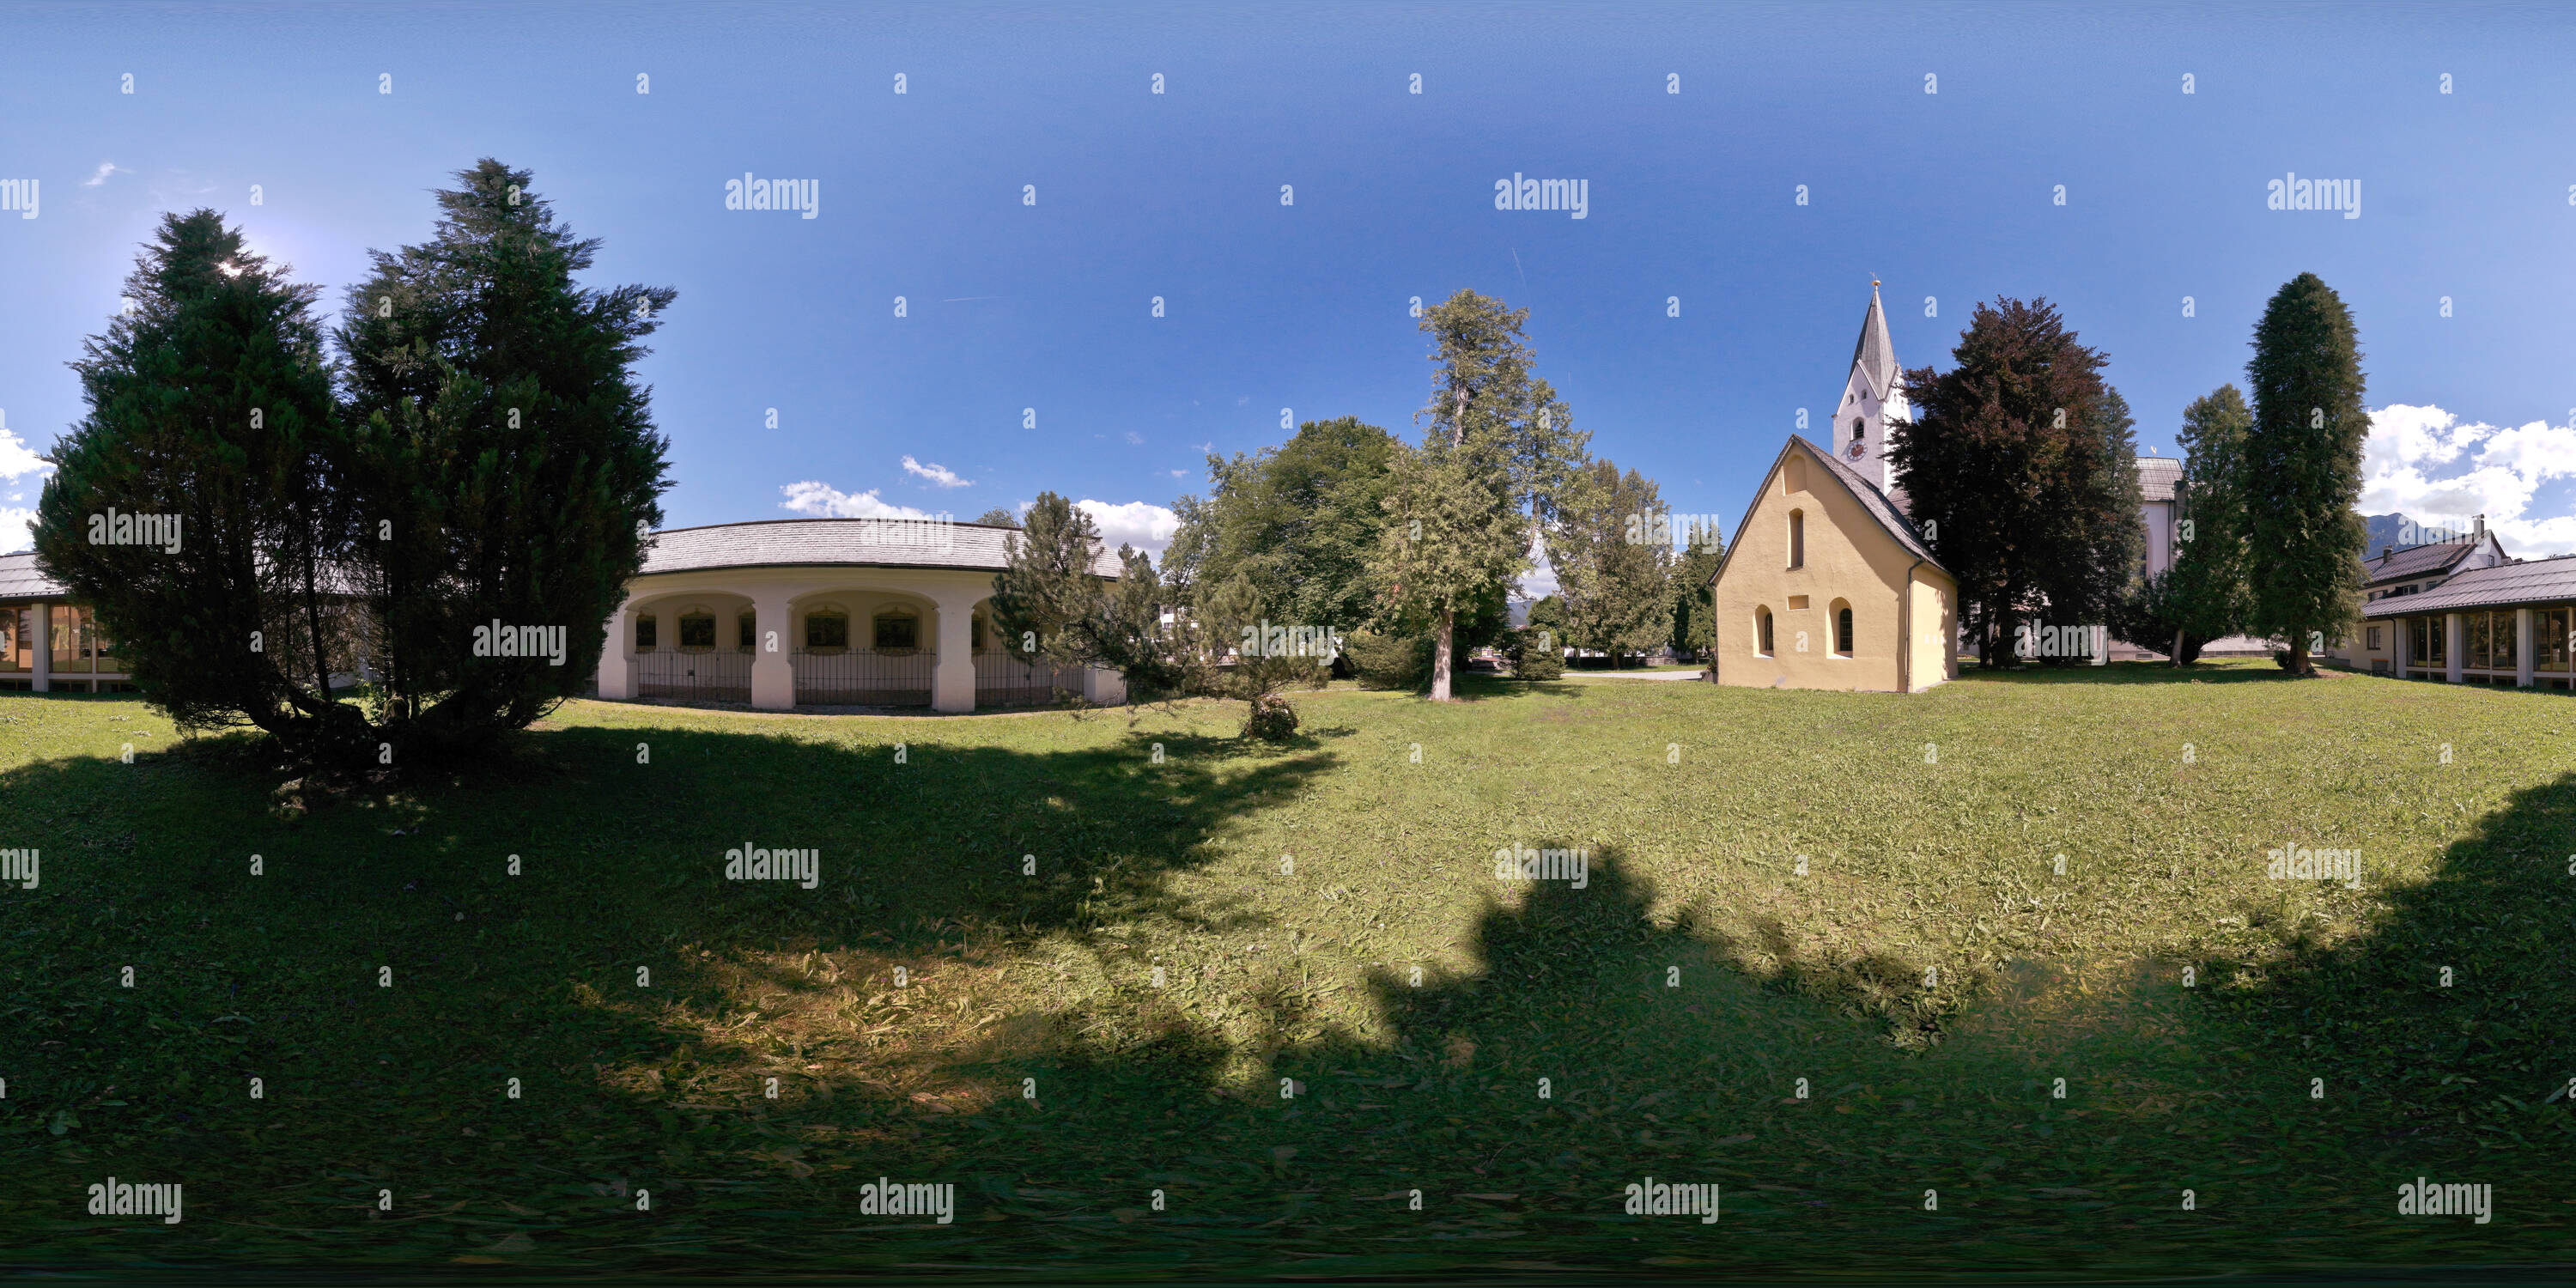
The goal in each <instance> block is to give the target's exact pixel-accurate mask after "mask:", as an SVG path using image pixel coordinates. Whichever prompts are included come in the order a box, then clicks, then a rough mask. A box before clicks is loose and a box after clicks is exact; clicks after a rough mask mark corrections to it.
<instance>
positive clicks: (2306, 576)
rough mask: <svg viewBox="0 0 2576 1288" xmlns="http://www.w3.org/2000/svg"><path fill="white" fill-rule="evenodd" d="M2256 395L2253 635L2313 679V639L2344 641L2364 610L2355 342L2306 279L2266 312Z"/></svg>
mask: <svg viewBox="0 0 2576 1288" xmlns="http://www.w3.org/2000/svg"><path fill="white" fill-rule="evenodd" d="M2245 375H2246V380H2247V383H2248V384H2249V386H2250V387H2251V388H2252V391H2253V396H2254V408H2253V423H2252V426H2251V427H2250V428H2249V429H2248V430H2247V431H2246V434H2245V473H2244V478H2245V480H2246V488H2245V513H2246V524H2245V528H2246V538H2247V540H2248V542H2249V544H2250V546H2251V548H2252V549H2255V550H2259V551H2261V552H2262V558H2260V559H2256V560H2253V561H2252V564H2251V569H2250V576H2249V577H2248V579H2247V580H2248V584H2249V586H2250V587H2251V589H2252V592H2253V613H2252V626H2253V628H2254V629H2255V630H2257V631H2260V632H2262V633H2264V634H2267V635H2278V636H2282V637H2284V638H2286V639H2287V641H2288V643H2289V646H2290V651H2289V658H2288V661H2287V662H2286V663H2285V665H2286V666H2287V667H2288V669H2289V671H2290V673H2291V674H2293V675H2314V674H2316V663H2315V661H2314V660H2313V659H2312V658H2311V657H2310V653H2311V651H2312V650H2311V649H2310V647H2309V646H2310V644H2311V643H2313V642H2314V641H2313V640H2312V639H2311V638H2310V636H2311V634H2314V635H2317V636H2322V637H2323V638H2324V639H2325V640H2327V641H2329V642H2331V641H2334V640H2338V639H2341V638H2342V637H2343V636H2344V635H2345V633H2346V632H2347V631H2349V630H2350V628H2351V626H2352V624H2353V622H2354V621H2355V620H2356V619H2357V618H2358V617H2359V616H2360V613H2361V591H2360V589H2359V587H2360V585H2361V580H2362V567H2361V555H2362V550H2363V542H2364V540H2365V534H2364V530H2363V526H2362V519H2361V516H2360V515H2359V514H2358V513H2356V512H2355V511H2354V510H2353V505H2354V503H2355V502H2357V501H2359V500H2360V499H2361V449H2362V443H2363V441H2364V440H2365V439H2367V438H2368V437H2369V434H2370V416H2369V413H2368V412H2366V411H2364V410H2363V408H2362V393H2363V390H2362V384H2363V378H2362V372H2361V349H2360V342H2359V339H2358V337H2357V336H2356V334H2355V332H2354V329H2353V321H2352V311H2351V310H2350V309H2348V308H2346V307H2345V306H2344V302H2343V299H2342V297H2340V296H2338V295H2336V294H2335V293H2334V291H2333V289H2332V288H2330V287H2328V286H2327V285H2326V284H2325V283H2324V282H2323V281H2321V280H2319V279H2318V277H2317V275H2316V274H2314V273H2301V274H2299V275H2298V276H2297V277H2295V278H2292V279H2290V281H2289V282H2288V284H2286V285H2284V286H2283V287H2282V288H2281V289H2280V290H2279V291H2278V292H2276V293H2274V294H2273V296H2272V300H2271V303H2269V304H2267V305H2265V306H2264V309H2263V319H2262V321H2261V322H2259V323H2257V324H2256V325H2255V328H2254V358H2253V360H2252V361H2251V362H2248V363H2247V364H2246V366H2245Z"/></svg>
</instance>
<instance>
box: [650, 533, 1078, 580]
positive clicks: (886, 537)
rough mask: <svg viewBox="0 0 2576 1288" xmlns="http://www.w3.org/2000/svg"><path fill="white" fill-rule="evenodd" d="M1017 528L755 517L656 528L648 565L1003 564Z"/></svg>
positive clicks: (686, 568)
mask: <svg viewBox="0 0 2576 1288" xmlns="http://www.w3.org/2000/svg"><path fill="white" fill-rule="evenodd" d="M1015 531H1017V529H1014V528H988V527H986V526H984V525H982V524H980V523H951V524H945V525H931V524H922V523H906V522H901V521H895V522H889V521H886V520H883V519H756V520H753V521H751V522H749V523H719V524H714V525H711V526H709V527H703V528H673V529H670V530H668V531H665V532H657V533H655V534H653V545H652V547H651V548H650V549H649V550H648V551H646V553H645V556H644V573H645V575H646V576H651V575H652V574H654V573H663V572H695V571H701V570H705V569H711V568H765V567H778V566H786V565H830V566H835V567H848V566H855V567H877V568H963V569H969V570H973V571H978V572H999V571H1001V570H1002V567H1003V565H1004V564H1005V563H1006V562H1007V559H1006V557H1005V555H1004V552H1003V549H1002V542H1003V539H1004V538H1005V537H1007V536H1009V535H1010V534H1012V533H1013V532H1015ZM942 544H944V545H945V547H946V548H945V549H943V548H941V546H942ZM1091 570H1092V571H1093V572H1095V573H1098V574H1099V575H1101V576H1103V577H1115V576H1117V575H1118V571H1119V569H1118V552H1117V551H1115V550H1102V551H1100V552H1099V553H1098V554H1097V555H1096V556H1095V557H1094V558H1093V559H1092V563H1091Z"/></svg>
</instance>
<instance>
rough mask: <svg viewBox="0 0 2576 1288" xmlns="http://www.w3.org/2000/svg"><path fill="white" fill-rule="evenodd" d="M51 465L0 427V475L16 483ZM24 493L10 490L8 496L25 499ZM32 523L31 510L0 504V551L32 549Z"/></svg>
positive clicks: (32, 514)
mask: <svg viewBox="0 0 2576 1288" xmlns="http://www.w3.org/2000/svg"><path fill="white" fill-rule="evenodd" d="M53 468H54V467H53V466H52V465H50V464H47V463H46V461H45V458H43V457H41V456H38V455H36V453H35V451H34V449H32V448H30V447H28V446H27V443H26V440H24V439H22V438H20V437H18V436H17V435H16V434H15V433H13V432H11V431H9V430H7V429H0V478H5V479H7V480H9V481H10V482H12V483H15V482H17V481H18V480H19V479H20V478H22V477H25V476H26V475H30V474H44V473H47V472H49V471H51V470H52V469H53ZM26 495H27V494H26V492H24V491H23V490H22V491H17V492H12V493H11V494H10V495H9V499H10V500H12V501H21V500H24V499H26ZM35 526H36V512H35V511H34V510H31V509H25V508H22V507H19V506H14V505H6V506H0V554H16V553H17V552H19V551H21V550H27V549H32V548H33V547H34V546H35V544H36V538H35V536H34V531H35Z"/></svg>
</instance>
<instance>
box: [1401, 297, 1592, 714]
mask: <svg viewBox="0 0 2576 1288" xmlns="http://www.w3.org/2000/svg"><path fill="white" fill-rule="evenodd" d="M1528 317H1529V311H1528V310H1526V309H1508V308H1505V307H1504V305H1503V304H1502V302H1501V301H1499V300H1493V299H1488V298H1486V297H1485V296H1482V295H1478V294H1476V293H1475V292H1473V291H1460V292H1458V293H1457V294H1456V295H1454V296H1451V297H1450V298H1449V299H1447V300H1445V301H1443V302H1441V303H1440V304H1437V305H1434V306H1433V307H1431V308H1429V309H1426V310H1424V311H1423V315H1422V323H1421V329H1422V330H1423V331H1424V332H1426V333H1428V334H1429V335H1431V336H1432V337H1433V341H1434V343H1433V348H1432V354H1431V357H1432V360H1433V361H1435V362H1437V363H1439V364H1440V365H1439V370H1438V371H1437V373H1435V375H1434V376H1433V380H1432V396H1431V402H1430V404H1429V405H1428V406H1426V407H1425V408H1424V409H1423V410H1422V411H1421V412H1420V413H1419V414H1418V416H1417V417H1416V419H1417V420H1419V421H1421V422H1423V423H1424V424H1425V432H1424V437H1423V443H1422V446H1421V447H1420V448H1419V449H1418V450H1414V451H1408V452H1403V453H1400V454H1398V455H1397V456H1396V457H1395V458H1394V460H1393V461H1392V462H1391V464H1392V469H1391V470H1390V475H1391V477H1390V480H1389V487H1388V493H1387V496H1386V499H1385V506H1386V510H1387V514H1388V516H1389V518H1390V519H1391V520H1392V522H1390V523H1388V524H1387V526H1386V527H1385V529H1384V530H1383V532H1382V534H1381V536H1380V539H1379V542H1378V547H1377V552H1376V557H1375V558H1374V559H1373V560H1372V561H1371V564H1370V572H1371V578H1372V581H1373V582H1374V583H1375V584H1376V586H1377V587H1378V588H1379V606H1378V613H1377V616H1378V618H1379V621H1380V623H1381V624H1385V625H1391V626H1394V627H1396V628H1397V629H1399V630H1405V629H1419V628H1428V630H1429V631H1430V633H1431V634H1432V637H1433V640H1434V649H1433V654H1432V672H1431V698H1432V700H1433V701H1435V702H1446V701H1448V700H1449V698H1450V678H1451V673H1452V671H1453V669H1454V664H1455V654H1456V646H1457V644H1458V642H1459V638H1460V632H1459V629H1458V628H1459V626H1460V623H1461V620H1462V618H1464V617H1467V616H1474V615H1484V616H1487V617H1489V618H1490V616H1491V611H1490V610H1491V609H1492V608H1494V607H1495V606H1497V605H1499V604H1500V603H1501V601H1502V600H1503V598H1504V595H1505V592H1506V589H1507V587H1508V586H1509V584H1510V583H1512V582H1513V581H1514V580H1515V579H1516V578H1518V577H1519V575H1520V574H1521V573H1523V572H1526V571H1528V570H1529V569H1530V568H1531V567H1532V563H1531V561H1530V547H1531V543H1532V541H1533V539H1534V538H1535V537H1536V536H1538V534H1539V533H1541V532H1543V531H1545V530H1546V529H1548V528H1550V527H1552V526H1553V525H1554V524H1555V523H1556V522H1557V518H1558V515H1557V498H1558V497H1559V496H1560V495H1561V494H1562V493H1563V491H1564V490H1565V487H1566V483H1567V479H1568V476H1569V473H1570V471H1571V470H1572V469H1573V467H1574V466H1576V465H1578V464H1580V463H1581V461H1582V459H1583V455H1584V443H1585V442H1586V440H1587V439H1588V438H1589V437H1590V436H1589V435H1587V434H1579V433H1577V432H1575V430H1574V427H1573V418H1572V416H1571V414H1570V413H1569V412H1568V410H1567V409H1566V406H1565V404H1564V403H1562V402H1560V401H1559V400H1558V399H1557V397H1556V393H1555V391H1554V390H1553V389H1551V388H1549V387H1548V383H1547V382H1546V381H1544V380H1540V379H1538V378H1537V377H1535V376H1534V375H1532V374H1531V371H1530V365H1531V360H1532V358H1531V354H1530V350H1529V346H1528V344H1527V343H1526V342H1525V340H1524V339H1523V337H1522V326H1523V324H1524V323H1525V322H1526V321H1527V320H1528ZM1480 610H1481V614H1480Z"/></svg>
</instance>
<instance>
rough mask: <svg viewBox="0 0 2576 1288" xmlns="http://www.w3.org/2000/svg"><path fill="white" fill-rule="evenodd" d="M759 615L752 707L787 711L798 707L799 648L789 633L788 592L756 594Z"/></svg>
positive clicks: (753, 653)
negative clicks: (794, 659)
mask: <svg viewBox="0 0 2576 1288" xmlns="http://www.w3.org/2000/svg"><path fill="white" fill-rule="evenodd" d="M751 611H752V612H753V613H754V614H756V620H755V621H754V623H753V625H752V630H753V631H754V635H753V637H752V642H751V705H753V706H755V707H758V708H759V709H761V710H763V711H785V710H787V709H788V708H790V707H793V706H795V705H796V672H795V669H794V666H795V664H794V662H793V660H792V655H793V654H794V652H795V648H796V644H795V641H794V639H793V638H792V637H791V636H790V634H789V632H788V620H787V613H788V598H787V592H786V591H784V590H763V591H759V592H757V593H755V594H753V596H752V598H751Z"/></svg>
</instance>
